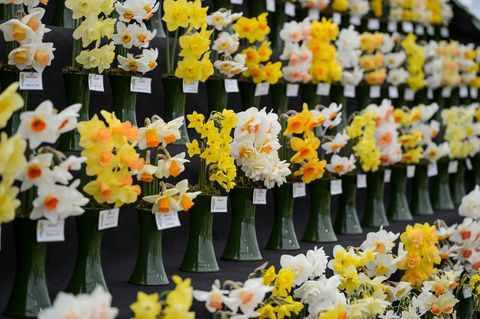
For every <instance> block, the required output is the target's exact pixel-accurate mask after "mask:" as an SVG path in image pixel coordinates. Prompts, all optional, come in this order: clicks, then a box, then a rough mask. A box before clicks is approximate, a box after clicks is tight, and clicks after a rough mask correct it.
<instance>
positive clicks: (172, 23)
mask: <svg viewBox="0 0 480 319" xmlns="http://www.w3.org/2000/svg"><path fill="white" fill-rule="evenodd" d="M207 10H208V7H202V2H201V1H200V0H195V1H187V0H164V2H163V11H164V15H163V18H162V20H163V21H164V22H165V23H166V26H167V36H166V53H167V54H166V65H167V73H166V74H165V75H163V77H162V82H163V91H164V97H165V107H166V109H165V116H166V120H168V121H171V120H173V119H176V118H178V117H184V116H185V99H186V95H185V93H197V92H198V83H199V82H205V81H206V80H207V79H208V78H209V77H210V76H211V75H213V73H214V68H213V64H212V62H211V60H210V54H211V51H210V43H211V39H210V38H211V34H212V32H213V31H212V30H208V28H207V27H208V25H207ZM171 32H174V36H173V45H172V46H170V33H171ZM179 36H180V38H179ZM178 44H179V46H180V49H181V50H180V52H177V45H178ZM177 58H178V60H177ZM181 133H182V134H181V136H182V137H181V139H179V140H178V141H177V143H179V144H185V143H187V142H188V141H189V139H188V132H187V129H186V127H185V126H183V127H182V130H181Z"/></svg>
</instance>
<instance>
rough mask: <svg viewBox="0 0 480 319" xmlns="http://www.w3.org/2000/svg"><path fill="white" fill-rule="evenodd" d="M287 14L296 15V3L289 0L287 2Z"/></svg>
mask: <svg viewBox="0 0 480 319" xmlns="http://www.w3.org/2000/svg"><path fill="white" fill-rule="evenodd" d="M285 14H286V15H287V16H291V17H295V5H294V4H293V3H291V2H289V1H287V2H285Z"/></svg>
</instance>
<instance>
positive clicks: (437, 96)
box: [433, 88, 445, 121]
mask: <svg viewBox="0 0 480 319" xmlns="http://www.w3.org/2000/svg"><path fill="white" fill-rule="evenodd" d="M433 102H435V103H437V104H438V106H439V110H438V111H437V113H435V115H434V116H433V117H434V119H435V120H437V121H441V120H442V117H441V113H442V109H444V108H445V105H444V104H445V98H444V97H443V96H442V89H441V88H439V89H435V90H434V91H433Z"/></svg>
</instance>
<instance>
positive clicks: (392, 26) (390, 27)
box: [387, 21, 397, 32]
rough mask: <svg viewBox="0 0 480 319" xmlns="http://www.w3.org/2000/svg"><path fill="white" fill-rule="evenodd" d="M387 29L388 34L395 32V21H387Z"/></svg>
mask: <svg viewBox="0 0 480 319" xmlns="http://www.w3.org/2000/svg"><path fill="white" fill-rule="evenodd" d="M387 29H388V31H389V32H395V31H397V21H388V25H387Z"/></svg>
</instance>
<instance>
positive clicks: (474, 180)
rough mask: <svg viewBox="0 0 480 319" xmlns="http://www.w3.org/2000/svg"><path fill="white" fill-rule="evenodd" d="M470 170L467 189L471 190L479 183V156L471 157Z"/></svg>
mask: <svg viewBox="0 0 480 319" xmlns="http://www.w3.org/2000/svg"><path fill="white" fill-rule="evenodd" d="M471 162H472V171H471V174H468V176H469V191H472V190H473V189H474V188H475V186H477V185H480V156H475V157H473V158H471Z"/></svg>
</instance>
